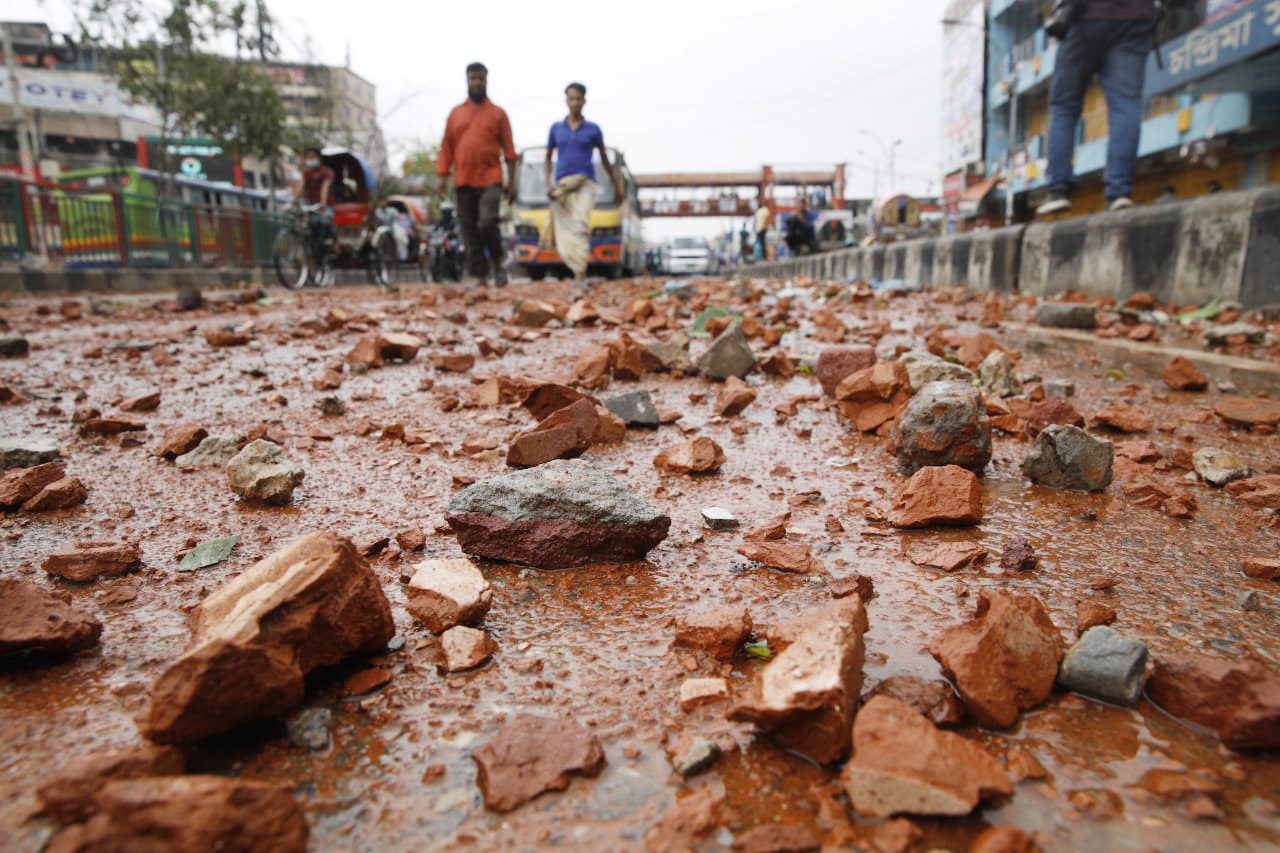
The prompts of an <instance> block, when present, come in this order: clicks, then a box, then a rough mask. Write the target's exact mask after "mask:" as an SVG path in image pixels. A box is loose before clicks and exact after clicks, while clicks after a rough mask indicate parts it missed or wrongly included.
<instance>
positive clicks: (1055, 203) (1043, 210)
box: [1036, 192, 1071, 216]
mask: <svg viewBox="0 0 1280 853" xmlns="http://www.w3.org/2000/svg"><path fill="white" fill-rule="evenodd" d="M1070 209H1071V199H1070V197H1068V196H1067V194H1066V193H1064V192H1050V193H1049V197H1048V199H1046V200H1045V201H1044V202H1043V203H1042V204H1041V205H1040V206H1039V207H1037V208H1036V216H1047V215H1048V214H1050V213H1061V212H1062V211H1064V210H1070Z"/></svg>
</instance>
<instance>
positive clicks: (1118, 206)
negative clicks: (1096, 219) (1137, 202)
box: [1107, 195, 1133, 210]
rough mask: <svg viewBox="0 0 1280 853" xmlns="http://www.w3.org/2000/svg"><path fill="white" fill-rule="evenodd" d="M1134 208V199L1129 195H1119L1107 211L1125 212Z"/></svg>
mask: <svg viewBox="0 0 1280 853" xmlns="http://www.w3.org/2000/svg"><path fill="white" fill-rule="evenodd" d="M1129 207H1133V199H1131V198H1129V197H1128V196H1127V195H1118V196H1116V197H1115V198H1113V199H1111V201H1110V202H1108V204H1107V210H1124V209H1125V208H1129Z"/></svg>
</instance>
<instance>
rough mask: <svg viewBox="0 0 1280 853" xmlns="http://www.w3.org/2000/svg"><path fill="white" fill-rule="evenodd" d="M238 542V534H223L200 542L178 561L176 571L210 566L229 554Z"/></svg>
mask: <svg viewBox="0 0 1280 853" xmlns="http://www.w3.org/2000/svg"><path fill="white" fill-rule="evenodd" d="M239 542H240V537H239V535H236V536H223V537H221V538H220V539H210V540H209V541H208V542H201V543H200V544H199V545H197V546H196V547H194V548H192V549H191V550H190V551H188V552H187V555H186V556H185V557H183V558H182V562H181V563H178V571H180V572H191V571H195V570H196V569H203V568H205V567H206V566H212V565H214V564H215V563H221V562H222V561H223V560H225V559H227V557H229V556H230V555H231V549H232V548H234V547H236V545H237V544H238V543H239Z"/></svg>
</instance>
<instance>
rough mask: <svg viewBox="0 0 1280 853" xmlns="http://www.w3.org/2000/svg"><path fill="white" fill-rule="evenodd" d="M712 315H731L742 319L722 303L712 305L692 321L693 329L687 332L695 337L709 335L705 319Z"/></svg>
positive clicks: (736, 318)
mask: <svg viewBox="0 0 1280 853" xmlns="http://www.w3.org/2000/svg"><path fill="white" fill-rule="evenodd" d="M713 317H733V318H734V319H735V320H741V319H742V315H741V314H735V313H734V312H732V311H730V310H729V309H728V308H726V307H724V306H723V305H712V306H711V307H710V308H708V309H706V310H705V311H703V312H702V313H701V314H699V315H698V317H697V319H696V320H694V321H693V331H691V332H689V334H690V335H692V336H693V337H695V338H706V337H710V333H709V332H707V321H708V320H710V319H711V318H713Z"/></svg>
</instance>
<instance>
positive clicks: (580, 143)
mask: <svg viewBox="0 0 1280 853" xmlns="http://www.w3.org/2000/svg"><path fill="white" fill-rule="evenodd" d="M564 96H565V103H566V104H567V105H568V107H569V115H568V116H566V117H565V119H564V120H563V121H558V122H556V123H555V124H553V125H551V130H550V132H549V133H548V134H547V157H546V160H545V161H544V162H543V165H542V176H543V180H545V181H546V184H547V198H549V199H550V200H551V210H550V212H549V214H548V216H547V227H546V228H545V229H544V230H543V233H542V239H541V241H540V242H541V243H542V244H543V246H544V247H545V248H548V249H551V248H554V249H555V251H556V253H557V254H559V255H560V257H561V259H563V260H564V262H565V265H566V266H568V267H569V271H570V272H572V273H573V280H574V283H575V284H576V285H577V286H579V287H581V286H582V285H583V284H584V283H585V282H586V277H587V264H588V263H589V262H590V260H591V208H592V207H594V206H595V201H596V169H595V165H594V164H593V163H592V162H591V155H592V153H593V152H599V154H600V162H601V164H602V165H603V166H604V171H605V174H607V175H608V176H609V181H610V182H611V183H612V184H613V191H614V193H615V194H616V195H615V198H617V200H618V206H619V207H621V206H622V203H623V201H624V200H625V196H624V195H623V189H624V187H623V185H622V178H621V176H619V175H618V173H617V172H615V171H614V169H613V163H611V162H609V152H608V151H607V150H605V147H604V132H603V131H602V130H600V125H598V124H596V123H594V122H590V121H587V120H586V119H585V118H583V117H582V108H583V107H584V106H586V103H587V87H586V86H584V85H582V84H581V83H570V84H569V85H568V86H566V87H565V89H564ZM553 155H557V156H556V168H555V181H554V182H553V181H552V180H551V158H552V156H553Z"/></svg>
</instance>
